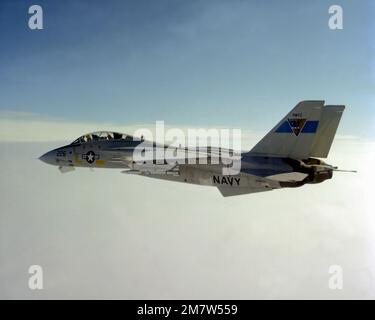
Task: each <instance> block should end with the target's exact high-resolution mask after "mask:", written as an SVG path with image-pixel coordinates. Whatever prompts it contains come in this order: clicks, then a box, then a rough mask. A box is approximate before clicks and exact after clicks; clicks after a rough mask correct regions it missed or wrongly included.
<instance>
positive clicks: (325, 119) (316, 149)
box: [310, 105, 345, 158]
mask: <svg viewBox="0 0 375 320" xmlns="http://www.w3.org/2000/svg"><path fill="white" fill-rule="evenodd" d="M344 109H345V106H328V105H327V106H324V108H323V112H322V117H321V121H320V123H319V127H318V131H317V133H316V137H315V140H314V143H313V145H312V149H311V152H310V157H318V158H326V157H327V156H328V152H329V150H330V148H331V145H332V142H333V138H334V137H335V134H336V131H337V127H338V126H339V123H340V120H341V116H342V114H343V112H344Z"/></svg>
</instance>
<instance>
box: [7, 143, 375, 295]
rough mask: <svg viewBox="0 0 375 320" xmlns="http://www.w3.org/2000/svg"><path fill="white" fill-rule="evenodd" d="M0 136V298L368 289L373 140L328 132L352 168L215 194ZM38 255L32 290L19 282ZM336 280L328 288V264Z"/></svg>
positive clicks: (340, 160)
mask: <svg viewBox="0 0 375 320" xmlns="http://www.w3.org/2000/svg"><path fill="white" fill-rule="evenodd" d="M53 144H54V143H53V142H45V143H10V142H7V143H1V148H2V150H3V152H2V154H1V162H2V166H1V167H0V176H1V177H2V179H1V181H0V194H1V201H0V261H1V263H0V283H1V286H0V297H1V298H6V299H8V298H21V299H24V298H31V299H38V298H48V299H52V298H63V299H68V298H132V299H134V298H144V299H148V298H150V299H151V298H153V299H167V298H169V299H194V298H195V299H235V298H238V299H247V298H259V299H264V298H266V299H267V298H276V299H281V298H300V299H301V298H302V299H304V298H321V299H332V298H338V299H340V298H365V299H367V298H375V287H374V284H375V282H374V281H375V280H374V276H375V267H374V266H375V256H374V240H375V239H374V234H375V232H374V231H375V230H374V229H375V218H374V215H373V209H372V207H373V206H372V204H373V192H372V190H373V188H372V184H373V181H374V179H375V176H374V173H373V170H372V164H373V163H374V160H375V144H374V142H364V141H357V140H341V141H339V140H338V141H335V143H334V145H333V147H332V151H331V154H330V157H329V163H333V164H336V165H338V166H339V167H341V168H345V169H357V170H358V171H359V172H358V173H357V174H349V173H339V172H337V173H335V174H334V178H333V179H332V180H328V181H325V182H323V183H322V184H318V185H306V186H304V187H302V188H297V189H283V190H277V191H272V192H268V193H259V194H252V195H245V196H239V197H233V198H223V197H221V195H220V194H219V192H218V191H217V190H216V188H210V187H203V186H196V185H188V184H181V183H173V182H166V181H159V180H155V179H147V178H143V177H138V176H128V175H123V174H121V173H120V172H119V171H120V170H112V169H102V170H100V169H98V170H95V171H94V172H91V171H89V170H87V169H77V170H76V171H75V172H72V173H67V174H61V173H60V172H59V171H58V170H57V169H56V168H55V167H52V166H49V165H45V164H44V163H42V162H40V161H38V160H36V158H37V157H38V156H39V155H40V154H42V153H43V152H45V151H46V150H48V149H49V148H51V147H52V145H53ZM32 264H39V265H41V266H42V267H43V271H44V289H43V290H41V291H31V290H29V289H28V287H27V281H28V277H29V275H28V273H27V271H28V268H29V266H30V265H32ZM333 264H338V265H341V266H342V267H343V270H344V289H343V290H330V289H329V288H328V279H329V276H330V274H329V273H328V268H329V266H330V265H333Z"/></svg>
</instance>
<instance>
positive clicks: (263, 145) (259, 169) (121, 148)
mask: <svg viewBox="0 0 375 320" xmlns="http://www.w3.org/2000/svg"><path fill="white" fill-rule="evenodd" d="M344 109H345V106H343V105H325V104H324V101H302V102H300V103H298V104H297V105H296V106H295V107H294V108H293V109H292V110H291V111H290V112H289V113H288V114H287V115H286V116H285V117H284V118H283V119H282V120H281V121H280V122H279V123H278V124H277V125H276V126H275V127H274V128H273V129H272V130H271V131H270V132H269V133H267V134H266V135H265V136H264V138H263V139H261V140H260V141H259V142H258V143H257V144H256V145H255V146H254V147H253V148H252V149H251V150H250V151H246V152H243V151H241V152H240V153H239V159H240V170H239V171H238V172H236V173H235V174H231V173H228V174H224V173H223V172H224V171H223V168H224V167H228V164H227V163H225V164H224V161H221V162H219V163H215V164H214V163H213V161H212V159H213V158H215V157H216V158H217V157H218V158H220V157H222V155H223V154H228V153H226V152H225V153H224V152H223V151H228V152H229V153H230V152H232V154H233V152H234V151H233V150H222V149H220V148H219V149H217V148H213V147H208V148H207V149H206V152H205V156H207V158H208V161H206V163H199V162H198V163H194V164H191V163H190V162H189V161H188V158H189V154H190V153H191V151H192V150H191V149H189V148H186V147H185V148H182V149H181V150H176V151H179V154H181V151H182V154H184V155H185V157H182V159H180V160H187V161H175V162H173V161H172V162H171V161H166V160H168V159H164V161H155V159H153V160H152V161H151V162H150V161H139V159H135V157H134V152H135V150H136V149H139V146H140V145H141V144H142V145H146V146H148V147H149V148H152V149H154V150H157V149H159V150H160V149H164V150H165V148H167V147H168V146H167V145H159V144H157V143H155V142H152V141H145V140H144V139H143V138H141V139H139V138H134V137H132V136H130V135H127V134H123V133H118V132H103V131H101V132H93V133H89V134H85V135H83V136H81V137H79V138H78V139H76V140H74V141H73V142H72V143H71V144H69V145H65V146H62V147H59V148H57V149H54V150H52V151H49V152H47V153H46V154H44V155H42V156H41V157H40V158H39V159H40V160H42V161H43V162H45V163H48V164H51V165H55V166H58V167H59V169H60V171H61V172H68V171H72V170H74V168H75V167H89V168H119V169H124V170H123V171H122V172H123V173H126V174H137V175H140V176H144V177H151V178H158V179H164V180H170V181H177V182H183V183H191V184H198V185H207V186H214V187H217V188H218V190H219V191H220V193H221V194H222V195H223V196H224V197H228V196H235V195H243V194H249V193H255V192H262V191H270V190H274V189H280V188H294V187H301V186H303V185H305V184H315V183H321V182H323V181H325V180H327V179H331V178H332V175H333V171H339V170H337V167H334V166H332V165H329V164H327V163H325V162H324V161H323V160H321V159H320V158H326V157H327V156H328V153H329V150H330V148H331V144H332V141H333V139H334V136H335V134H336V130H337V127H338V125H339V122H340V119H341V116H342V113H343V111H344ZM137 147H138V148H137ZM176 149H178V148H176ZM200 156H201V154H200V155H199V156H198V158H199V157H200Z"/></svg>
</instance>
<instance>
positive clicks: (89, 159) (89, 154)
mask: <svg viewBox="0 0 375 320" xmlns="http://www.w3.org/2000/svg"><path fill="white" fill-rule="evenodd" d="M82 159H86V161H87V162H88V163H90V164H91V163H94V161H95V160H96V159H99V155H96V154H95V152H94V151H88V152H87V153H86V154H83V155H82Z"/></svg>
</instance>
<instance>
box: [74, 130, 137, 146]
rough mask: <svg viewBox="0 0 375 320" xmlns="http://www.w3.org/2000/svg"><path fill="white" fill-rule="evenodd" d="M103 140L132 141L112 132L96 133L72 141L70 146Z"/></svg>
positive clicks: (125, 135) (128, 136)
mask: <svg viewBox="0 0 375 320" xmlns="http://www.w3.org/2000/svg"><path fill="white" fill-rule="evenodd" d="M103 140H133V137H132V136H130V135H127V134H124V133H119V132H112V131H97V132H92V133H88V134H85V135H83V136H81V137H79V138H78V139H76V140H74V141H73V142H72V143H71V144H81V143H86V142H94V141H103Z"/></svg>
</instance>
